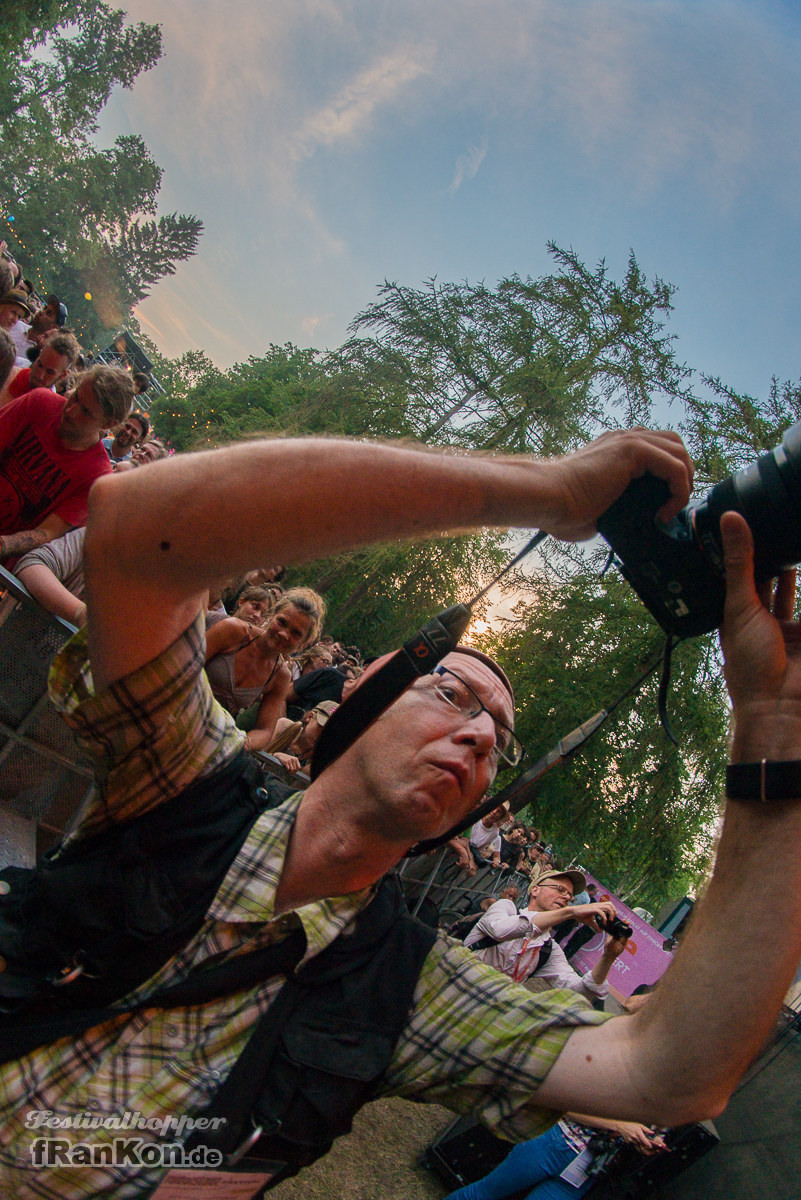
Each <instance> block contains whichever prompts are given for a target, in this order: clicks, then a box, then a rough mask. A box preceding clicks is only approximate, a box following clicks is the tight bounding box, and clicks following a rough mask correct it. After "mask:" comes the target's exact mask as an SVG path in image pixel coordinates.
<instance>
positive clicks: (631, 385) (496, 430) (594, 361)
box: [342, 244, 690, 454]
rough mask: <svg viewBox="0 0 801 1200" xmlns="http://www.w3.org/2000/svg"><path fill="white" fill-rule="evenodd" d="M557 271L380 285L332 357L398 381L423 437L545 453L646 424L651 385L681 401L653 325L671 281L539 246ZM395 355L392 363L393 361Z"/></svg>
mask: <svg viewBox="0 0 801 1200" xmlns="http://www.w3.org/2000/svg"><path fill="white" fill-rule="evenodd" d="M549 249H550V252H551V255H552V257H553V258H554V259H555V261H556V263H557V266H558V268H559V269H558V270H557V272H556V273H555V274H553V275H548V276H545V277H543V278H542V279H538V280H532V279H530V278H528V279H525V280H523V279H521V278H520V277H519V276H518V275H512V276H511V277H509V278H507V279H503V280H501V281H500V283H499V284H498V286H497V288H496V289H495V290H492V289H490V288H488V287H487V286H486V285H485V284H483V283H480V284H471V283H467V282H464V283H460V284H453V283H447V284H439V283H437V282H436V280H433V279H432V280H429V282H428V283H427V284H426V286H425V288H424V289H422V290H419V291H418V290H415V289H412V288H407V287H402V286H401V285H399V284H397V283H390V282H385V283H384V285H383V287H381V288H380V289H379V299H378V300H377V301H376V302H375V303H373V304H371V305H369V306H368V307H367V308H366V309H365V311H364V312H362V313H360V314H359V315H358V316H357V317H356V319H355V320H354V321H353V323H352V325H351V329H352V331H353V333H354V334H361V333H363V332H364V331H369V332H370V333H371V334H372V336H371V337H369V338H363V337H354V338H353V339H352V340H351V341H350V342H349V343H347V344H346V345H345V346H344V347H343V351H342V353H343V355H345V356H347V355H357V356H358V357H359V359H360V360H361V361H362V362H364V361H366V360H368V359H369V360H371V361H372V362H374V363H377V364H378V365H379V366H380V367H381V368H383V369H385V368H386V366H387V364H388V363H393V364H394V366H395V370H396V371H397V370H400V371H401V372H402V374H403V375H404V377H405V379H406V380H407V387H408V391H409V417H410V423H411V425H412V428H413V432H414V434H415V435H416V436H417V437H419V438H420V439H421V440H422V441H425V442H432V441H433V442H438V443H446V444H451V445H455V446H466V447H469V448H471V449H481V450H507V451H511V452H515V453H522V452H529V453H535V454H553V453H557V452H560V451H563V450H565V449H567V448H569V447H571V446H575V445H576V444H578V443H580V442H582V441H585V440H586V439H587V438H588V437H591V436H593V434H594V433H597V432H600V430H601V429H604V428H608V427H609V426H610V425H614V424H616V423H621V424H624V425H631V424H636V423H638V422H640V423H642V422H646V421H647V420H648V418H649V416H650V413H651V406H652V402H653V399H654V396H655V395H663V396H666V397H668V398H669V399H680V400H684V399H685V398H686V396H687V395H688V387H687V381H688V379H689V375H690V372H689V371H688V370H687V368H686V367H685V366H682V365H680V364H679V363H677V362H676V359H675V355H674V351H673V345H672V342H673V338H672V336H670V335H667V334H666V333H665V332H664V318H665V317H666V316H667V315H668V314H669V312H670V311H671V307H672V306H671V297H672V293H673V289H672V288H671V287H670V286H669V285H668V284H665V283H663V282H662V281H661V280H659V279H656V280H654V281H653V283H652V284H650V285H649V284H648V282H647V281H646V279H645V278H644V276H643V274H642V272H641V271H640V268H639V267H638V265H637V262H636V259H635V258H634V255H633V254H632V255H631V256H630V258H629V263H628V269H627V271H626V275H625V278H624V279H623V281H622V282H621V283H617V282H615V281H614V280H612V279H611V278H609V276H608V273H607V269H606V266H605V264H604V263H603V262H601V263H600V264H599V265H598V267H597V268H596V269H595V270H594V271H590V270H589V269H588V268H587V267H586V266H585V265H584V264H583V263H582V262H581V261H580V259H579V258H578V256H577V255H576V254H575V253H574V252H573V251H566V250H560V249H559V248H558V247H556V246H555V245H553V244H550V246H549ZM401 364H402V365H401Z"/></svg>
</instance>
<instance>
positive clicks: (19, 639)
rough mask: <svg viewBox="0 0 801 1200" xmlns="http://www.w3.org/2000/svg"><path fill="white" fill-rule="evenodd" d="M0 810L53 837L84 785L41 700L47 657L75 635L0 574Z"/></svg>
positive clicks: (86, 772) (86, 773) (72, 746)
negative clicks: (0, 595) (44, 830)
mask: <svg viewBox="0 0 801 1200" xmlns="http://www.w3.org/2000/svg"><path fill="white" fill-rule="evenodd" d="M0 588H2V589H3V590H4V592H5V595H4V597H3V599H2V601H0V809H2V810H4V811H5V812H10V813H14V814H15V815H16V816H18V817H22V818H25V819H27V820H30V821H34V822H35V823H36V825H37V827H40V828H43V829H46V830H49V831H51V832H52V833H60V832H61V831H62V830H63V829H64V827H65V825H66V823H67V822H68V821H69V819H70V817H71V816H72V814H73V813H74V812H75V811H76V809H77V808H78V806H79V805H80V803H81V801H82V800H83V798H84V796H85V795H86V793H87V791H88V788H89V784H90V782H91V778H92V771H91V767H90V766H89V764H88V763H87V762H86V761H85V760H83V759H82V758H81V755H80V752H79V750H78V747H77V744H76V742H75V738H74V737H73V734H72V732H71V730H70V729H69V728H68V727H67V725H66V724H65V722H64V721H63V720H62V718H61V717H60V715H59V714H58V712H57V711H56V709H55V708H54V706H53V704H52V703H51V701H50V699H49V697H48V694H47V677H48V674H49V671H50V664H51V662H52V660H53V655H54V654H55V653H56V651H58V650H59V649H60V648H61V647H62V646H63V645H64V643H65V642H66V641H67V639H68V638H69V637H70V636H71V634H72V633H74V632H75V630H74V626H72V625H70V624H69V623H68V622H66V621H62V620H61V618H60V617H54V616H53V615H52V613H49V612H46V611H45V610H44V609H43V608H41V606H40V605H39V604H37V602H36V601H35V600H34V599H33V597H32V596H31V595H30V593H29V592H28V590H27V589H26V588H25V587H24V586H23V585H22V584H21V583H20V581H19V580H18V579H17V578H16V577H15V576H14V575H12V574H10V572H8V571H7V570H5V568H3V567H0Z"/></svg>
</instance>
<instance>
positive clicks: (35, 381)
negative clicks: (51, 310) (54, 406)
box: [0, 333, 81, 408]
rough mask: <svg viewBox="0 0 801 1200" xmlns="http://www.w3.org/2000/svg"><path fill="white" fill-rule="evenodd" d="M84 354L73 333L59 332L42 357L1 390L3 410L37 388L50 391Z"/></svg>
mask: <svg viewBox="0 0 801 1200" xmlns="http://www.w3.org/2000/svg"><path fill="white" fill-rule="evenodd" d="M80 352H81V348H80V346H79V345H78V343H77V342H76V341H75V338H74V337H73V336H72V334H70V333H56V334H54V335H53V337H51V338H49V339H48V341H46V342H45V344H44V346H42V349H41V350H40V351H39V355H38V357H37V358H35V359H34V361H33V362H32V363H31V365H30V366H29V367H22V368H21V370H19V371H17V373H16V375H13V376H12V377H11V378H10V379H9V380H8V382H7V383H6V385H5V387H4V388H3V390H2V391H0V408H4V407H5V405H6V404H10V403H11V401H12V400H17V399H18V398H19V397H20V396H24V395H25V393H26V392H32V391H34V390H35V389H36V388H50V389H51V390H52V391H55V388H56V384H57V383H60V382H61V380H62V379H63V378H64V377H65V376H66V374H67V372H68V371H70V370H71V369H72V367H73V365H74V363H75V360H76V359H77V357H78V355H79V354H80Z"/></svg>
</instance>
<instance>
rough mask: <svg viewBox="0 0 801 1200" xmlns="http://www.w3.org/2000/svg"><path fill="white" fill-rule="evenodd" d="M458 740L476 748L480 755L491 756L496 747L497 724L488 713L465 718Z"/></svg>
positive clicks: (457, 736)
mask: <svg viewBox="0 0 801 1200" xmlns="http://www.w3.org/2000/svg"><path fill="white" fill-rule="evenodd" d="M456 738H457V741H459V742H461V743H463V744H464V743H466V744H468V745H473V746H475V748H476V750H477V751H478V753H479V754H489V753H490V752H491V751H492V750H493V749H494V747H495V738H496V733H495V722H494V721H493V719H492V717H491V716H490V714H489V713H488V712H480V713H479V714H478V716H476V717H465V719H464V722H463V724H462V725H461V726H460V728H459V730H458V732H457V735H456Z"/></svg>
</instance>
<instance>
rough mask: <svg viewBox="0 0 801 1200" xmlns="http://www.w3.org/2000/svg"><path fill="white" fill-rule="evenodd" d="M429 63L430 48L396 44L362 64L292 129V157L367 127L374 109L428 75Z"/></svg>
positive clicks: (311, 151)
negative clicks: (331, 94)
mask: <svg viewBox="0 0 801 1200" xmlns="http://www.w3.org/2000/svg"><path fill="white" fill-rule="evenodd" d="M433 62H434V47H433V46H432V45H430V44H428V45H426V44H424V43H421V44H418V45H403V46H399V47H398V48H397V49H396V50H394V51H392V53H390V54H384V55H382V56H381V57H380V58H378V59H377V60H376V61H375V62H372V63H370V64H369V65H367V66H366V67H364V68H363V69H362V70H361V71H359V72H357V74H356V76H355V77H354V78H353V79H352V80H350V81H349V82H348V83H346V84H345V85H344V86H343V87H342V88H340V89H339V91H338V92H337V94H336V95H335V96H334V97H333V98H332V99H331V100H330V101H329V102H328V103H326V104H325V105H323V107H322V108H320V109H318V110H317V111H316V112H314V113H312V114H311V115H310V116H309V117H307V118H306V120H304V121H303V123H302V124H301V126H300V128H299V129H297V130H296V131H295V133H294V135H293V157H294V158H295V159H296V160H297V159H302V158H307V157H308V156H309V155H311V154H313V153H314V152H315V150H316V149H317V148H318V147H319V146H330V145H332V144H333V143H334V142H336V141H340V140H342V139H345V138H353V137H354V136H355V135H356V134H357V133H358V132H362V131H364V130H366V129H369V128H370V127H371V125H372V122H373V120H374V118H375V116H376V114H377V112H378V111H379V110H381V109H385V108H387V107H388V106H389V105H392V104H394V103H395V102H396V101H397V99H398V98H399V96H400V95H401V94H402V93H403V92H404V91H405V89H406V88H408V86H409V84H411V83H413V82H414V81H415V80H416V79H418V78H419V77H420V76H421V75H426V74H428V73H429V72H430V71H431V69H432V65H433Z"/></svg>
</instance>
